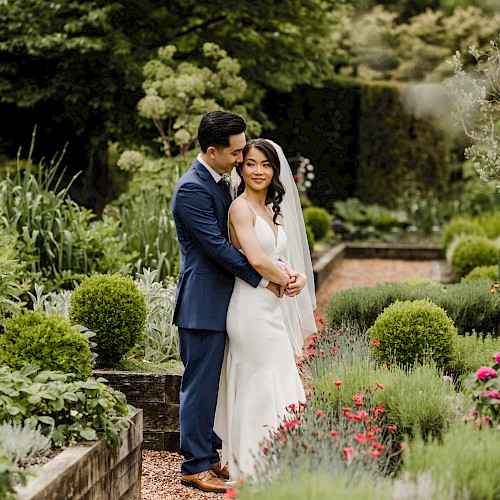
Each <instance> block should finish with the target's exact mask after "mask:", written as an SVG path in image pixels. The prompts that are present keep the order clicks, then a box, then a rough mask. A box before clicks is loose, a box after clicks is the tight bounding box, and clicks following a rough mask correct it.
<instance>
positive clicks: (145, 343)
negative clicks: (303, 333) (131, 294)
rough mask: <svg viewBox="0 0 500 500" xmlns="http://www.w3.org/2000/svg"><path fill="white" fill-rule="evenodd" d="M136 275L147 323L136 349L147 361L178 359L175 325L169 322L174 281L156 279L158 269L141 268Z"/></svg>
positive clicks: (171, 314)
mask: <svg viewBox="0 0 500 500" xmlns="http://www.w3.org/2000/svg"><path fill="white" fill-rule="evenodd" d="M142 272H143V274H137V287H138V289H139V290H141V291H143V292H144V296H145V300H146V308H147V312H148V313H147V317H146V325H145V328H144V332H143V336H142V340H141V341H140V342H138V344H137V346H136V347H137V349H138V350H139V351H140V352H141V355H142V356H143V359H144V361H146V362H148V363H165V362H166V361H167V360H169V359H172V358H174V359H178V358H179V347H178V332H177V327H176V326H175V325H173V324H172V317H173V315H174V307H175V290H176V283H175V282H174V281H173V280H170V281H166V282H165V283H164V284H162V283H159V282H158V281H156V279H157V276H158V271H150V270H149V269H143V271H142Z"/></svg>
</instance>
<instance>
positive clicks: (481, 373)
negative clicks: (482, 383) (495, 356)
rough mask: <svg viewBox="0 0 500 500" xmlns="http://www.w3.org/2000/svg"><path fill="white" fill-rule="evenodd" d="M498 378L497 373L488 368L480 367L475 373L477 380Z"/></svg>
mask: <svg viewBox="0 0 500 500" xmlns="http://www.w3.org/2000/svg"><path fill="white" fill-rule="evenodd" d="M497 376H498V373H497V371H496V370H494V369H493V368H490V367H489V366H481V368H479V370H478V371H477V372H476V377H477V378H478V379H479V380H488V378H490V377H491V378H495V377H497Z"/></svg>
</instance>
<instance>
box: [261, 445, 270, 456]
mask: <svg viewBox="0 0 500 500" xmlns="http://www.w3.org/2000/svg"><path fill="white" fill-rule="evenodd" d="M268 451H269V448H266V447H265V446H264V448H262V453H264V455H267V452H268Z"/></svg>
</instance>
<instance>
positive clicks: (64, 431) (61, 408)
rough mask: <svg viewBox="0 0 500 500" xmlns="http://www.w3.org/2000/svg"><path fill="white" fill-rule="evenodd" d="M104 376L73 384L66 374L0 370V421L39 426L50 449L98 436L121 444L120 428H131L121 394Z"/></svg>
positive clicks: (34, 369) (28, 367)
mask: <svg viewBox="0 0 500 500" xmlns="http://www.w3.org/2000/svg"><path fill="white" fill-rule="evenodd" d="M104 382H106V380H105V379H103V378H98V379H94V378H92V377H91V378H88V379H87V380H76V381H75V380H73V379H70V378H69V377H68V375H66V374H62V373H56V372H53V371H40V370H39V368H38V367H37V366H33V365H24V366H23V368H21V370H18V371H14V372H13V371H10V370H9V368H8V367H6V366H3V367H0V386H1V387H2V392H3V394H4V395H5V396H4V397H2V398H1V399H0V422H11V423H13V424H21V425H24V426H28V427H29V428H30V429H36V428H37V427H39V428H40V430H41V431H42V433H43V434H44V435H47V436H48V435H50V436H51V439H52V442H53V443H54V445H55V446H63V447H65V446H69V445H72V444H75V443H77V442H81V441H97V440H98V439H100V438H103V439H104V440H105V441H106V442H108V443H109V444H120V445H121V444H122V438H121V436H120V434H119V431H120V429H128V428H129V427H130V423H131V421H130V418H129V415H130V413H131V411H132V410H133V408H132V407H130V406H129V405H127V402H126V398H125V395H124V394H123V393H121V392H119V391H116V390H114V389H113V388H111V387H108V386H107V385H106V384H105V383H104Z"/></svg>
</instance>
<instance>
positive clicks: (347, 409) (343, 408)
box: [342, 406, 351, 414]
mask: <svg viewBox="0 0 500 500" xmlns="http://www.w3.org/2000/svg"><path fill="white" fill-rule="evenodd" d="M342 411H343V412H344V414H346V413H349V412H350V411H351V409H350V408H347V406H343V407H342Z"/></svg>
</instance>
